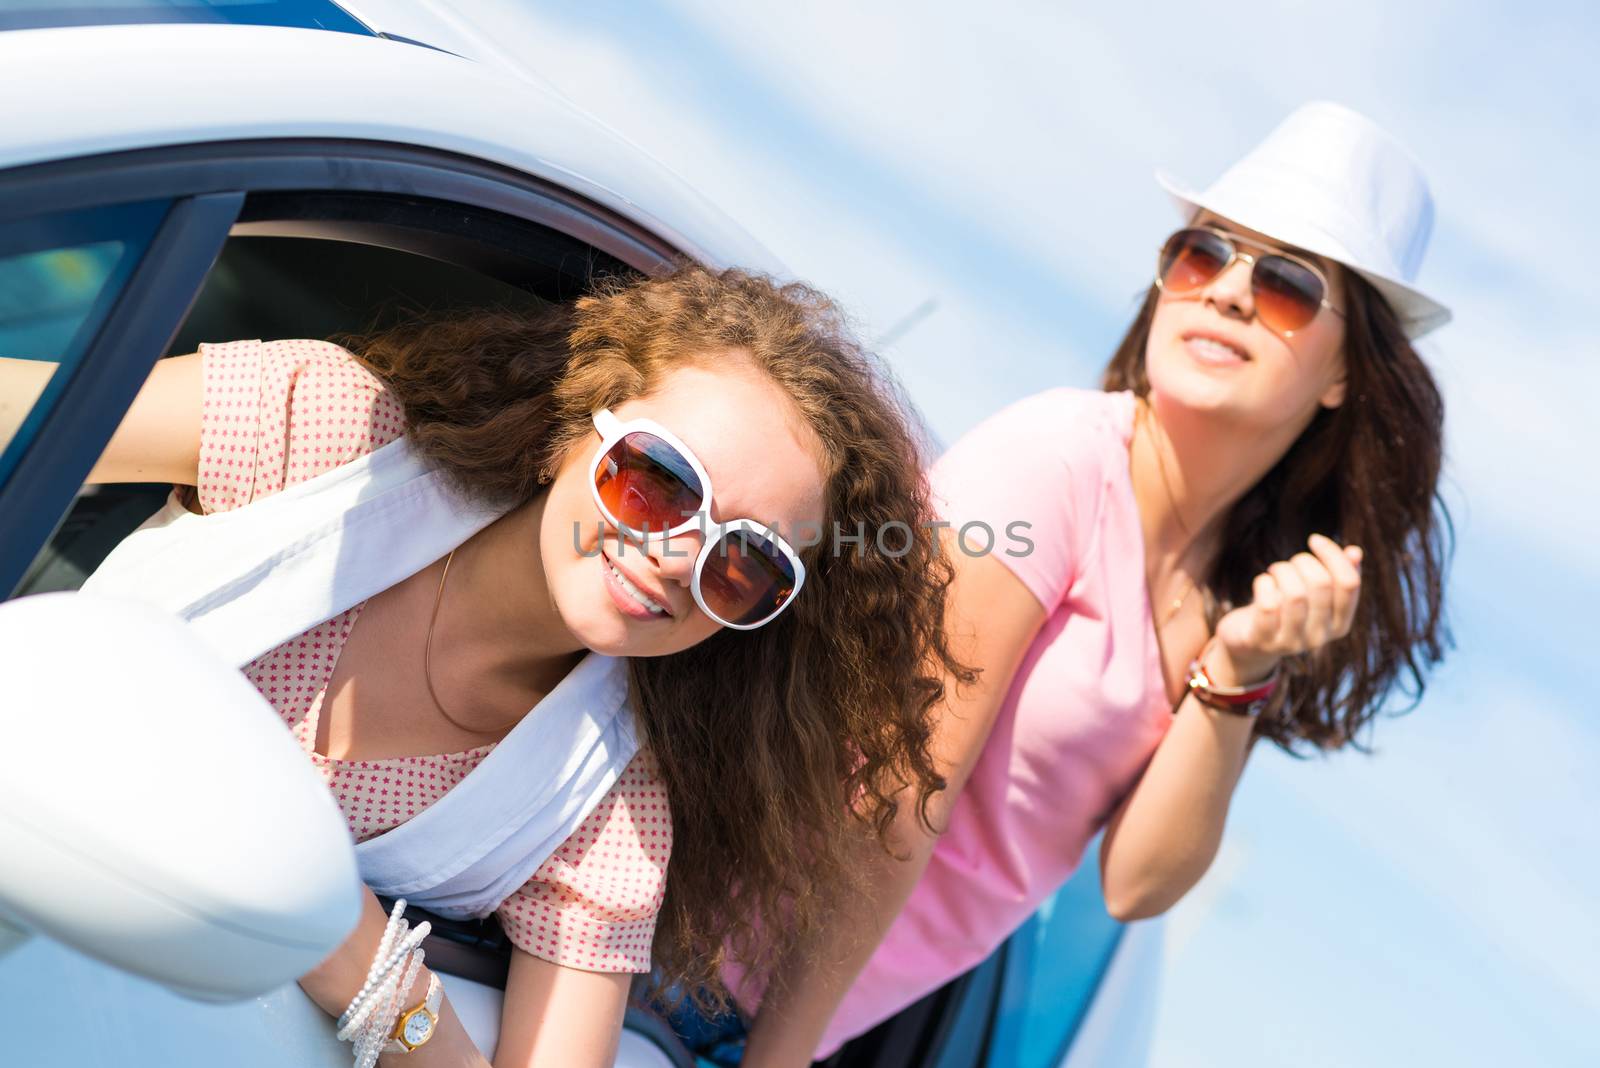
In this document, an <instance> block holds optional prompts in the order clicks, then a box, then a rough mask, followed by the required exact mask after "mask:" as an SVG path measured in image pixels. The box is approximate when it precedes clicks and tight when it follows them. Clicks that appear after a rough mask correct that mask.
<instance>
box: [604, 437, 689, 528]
mask: <svg viewBox="0 0 1600 1068" xmlns="http://www.w3.org/2000/svg"><path fill="white" fill-rule="evenodd" d="M594 485H595V489H596V490H598V491H599V493H600V500H601V501H602V502H604V504H605V506H606V508H607V509H608V510H610V512H611V515H612V518H614V519H615V520H616V521H617V522H619V523H621V524H622V525H623V526H625V527H627V528H629V529H630V530H631V531H633V532H634V533H645V532H652V533H659V532H662V531H665V530H669V529H671V528H672V527H674V526H676V525H678V524H679V523H682V522H683V521H684V520H685V519H687V518H689V517H690V516H692V515H694V514H695V513H696V512H697V511H699V510H700V505H701V503H702V502H703V501H704V499H705V493H704V491H703V489H702V488H701V485H700V478H699V476H697V475H696V474H695V473H694V468H693V467H692V466H691V465H690V463H689V461H688V459H687V458H686V457H685V456H684V455H683V453H681V452H679V451H678V450H677V449H675V448H674V447H673V446H672V445H670V444H668V443H667V442H665V441H663V440H661V439H660V438H658V437H656V436H655V435H654V434H647V433H644V432H643V431H635V432H633V433H631V434H626V435H624V436H623V437H622V439H621V440H620V441H618V442H617V443H616V444H615V445H613V446H611V448H610V450H609V451H607V452H606V454H605V455H604V456H603V457H601V458H600V463H599V465H598V466H597V467H596V468H595V472H594Z"/></svg>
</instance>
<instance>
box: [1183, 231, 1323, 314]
mask: <svg viewBox="0 0 1600 1068" xmlns="http://www.w3.org/2000/svg"><path fill="white" fill-rule="evenodd" d="M1245 243H1246V242H1245V241H1244V240H1243V239H1242V238H1238V237H1234V236H1233V235H1232V234H1229V233H1226V232H1224V231H1222V230H1217V229H1213V228H1211V227H1209V226H1192V227H1188V228H1186V229H1183V230H1179V231H1178V232H1177V233H1175V234H1173V235H1172V236H1171V237H1169V238H1167V241H1166V244H1164V245H1162V246H1161V255H1160V258H1159V259H1158V260H1157V263H1156V285H1157V286H1159V287H1160V288H1161V289H1162V290H1164V291H1165V292H1168V293H1172V294H1174V295H1176V296H1182V295H1185V294H1188V293H1193V292H1194V291H1195V290H1197V289H1200V288H1202V287H1204V286H1207V285H1209V284H1210V283H1212V282H1213V281H1215V280H1216V279H1218V278H1220V277H1221V276H1222V274H1223V273H1224V272H1225V271H1227V269H1228V268H1229V267H1232V266H1233V264H1234V261H1235V260H1243V261H1244V262H1245V263H1247V264H1249V265H1250V294H1251V296H1252V297H1253V298H1254V299H1255V309H1256V315H1257V317H1259V318H1260V320H1261V323H1262V325H1263V326H1265V327H1266V328H1267V329H1268V330H1271V331H1272V332H1273V333H1275V334H1277V335H1279V336H1280V337H1285V338H1287V337H1291V336H1293V335H1294V333H1295V331H1297V330H1304V329H1305V328H1306V327H1307V326H1309V325H1311V321H1312V320H1313V319H1315V318H1316V317H1317V313H1318V312H1320V311H1321V310H1322V309H1323V308H1327V309H1328V310H1329V311H1331V312H1333V314H1335V315H1337V316H1338V317H1339V318H1341V319H1343V318H1344V312H1342V311H1340V310H1339V309H1338V308H1335V307H1334V306H1333V305H1332V304H1330V303H1329V302H1328V277H1327V275H1325V274H1323V273H1322V270H1321V269H1320V268H1319V267H1317V265H1316V264H1314V263H1312V262H1311V261H1310V260H1305V259H1301V258H1300V257H1299V256H1294V255H1291V254H1290V253H1287V252H1276V251H1274V252H1265V253H1261V254H1255V253H1249V252H1244V251H1241V250H1240V248H1239V245H1240V244H1245ZM1253 247H1256V248H1260V246H1253Z"/></svg>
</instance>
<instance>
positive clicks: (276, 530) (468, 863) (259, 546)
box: [83, 438, 638, 917]
mask: <svg viewBox="0 0 1600 1068" xmlns="http://www.w3.org/2000/svg"><path fill="white" fill-rule="evenodd" d="M497 515H498V513H497V512H495V511H493V510H487V509H484V508H480V507H476V506H472V505H469V504H465V503H463V502H462V501H461V500H460V499H459V497H457V496H456V495H455V494H453V493H452V492H451V491H450V489H449V488H448V487H447V486H446V485H445V483H444V479H443V477H442V476H441V475H440V474H439V473H438V472H436V471H433V470H431V469H430V468H429V467H428V466H427V465H426V464H424V463H423V462H422V460H421V459H420V458H419V457H417V456H416V455H415V453H413V452H412V450H411V449H410V446H409V445H408V444H407V442H406V440H405V439H404V438H400V439H399V440H396V441H393V442H390V443H389V444H388V445H385V446H383V447H382V448H380V449H378V450H376V451H374V452H372V453H370V454H369V455H367V456H364V457H362V458H361V459H359V460H355V461H353V462H351V463H348V464H344V465H342V466H340V467H338V468H335V469H334V470H332V471H328V472H325V473H324V474H322V475H319V476H317V477H316V478H312V479H309V480H307V481H305V482H302V483H298V484H296V485H294V486H291V487H289V488H288V489H286V490H284V491H283V492H281V493H277V494H274V495H273V496H270V497H265V498H263V499H261V500H259V501H254V502H252V503H250V504H248V505H245V506H244V507H242V508H238V509H235V510H233V511H230V512H219V513H217V514H215V515H206V516H200V515H194V514H192V513H190V512H189V511H188V510H187V509H185V508H184V507H183V506H182V505H181V504H179V503H178V502H177V500H176V499H175V498H174V499H173V500H171V501H169V502H168V503H167V506H166V507H165V508H163V509H162V510H161V511H160V512H158V513H157V514H156V515H155V516H153V517H152V518H151V519H150V520H149V521H148V522H147V523H145V524H144V526H142V527H140V528H139V529H138V530H136V531H134V533H133V534H131V535H129V537H128V538H126V539H125V540H124V541H123V542H122V543H121V544H120V545H118V546H117V548H116V549H115V550H114V551H113V552H112V553H111V555H110V556H108V557H107V558H106V560H105V562H104V563H103V564H101V565H100V567H99V569H98V570H96V571H95V573H94V574H93V575H92V576H90V578H89V580H88V582H86V583H85V584H84V587H83V588H84V589H85V590H89V591H93V592H95V593H97V594H101V595H103V596H116V597H127V598H130V599H133V600H137V601H141V602H144V603H146V604H151V605H154V606H156V607H158V608H163V609H166V610H167V611H169V612H172V613H174V614H175V615H177V616H179V617H180V618H182V619H185V620H187V621H188V622H189V624H190V625H191V626H192V627H193V628H194V629H195V631H196V632H197V633H198V634H199V635H200V636H201V638H202V639H203V640H205V641H206V642H207V643H208V644H209V645H211V646H212V647H213V648H214V649H216V650H217V651H218V652H219V653H221V654H222V655H223V656H224V657H225V658H226V659H227V660H228V661H229V662H230V663H232V664H235V665H237V666H239V667H243V666H245V665H246V664H248V663H250V661H252V660H254V659H255V658H257V657H258V656H260V655H261V654H263V653H265V652H267V651H269V650H271V649H273V648H275V647H276V646H278V645H280V644H282V643H283V642H285V641H288V640H289V639H290V638H293V637H294V636H296V635H298V634H300V633H302V632H304V631H305V630H307V629H309V628H311V627H313V626H315V625H317V624H318V623H321V622H323V621H325V620H328V619H331V618H332V617H334V616H336V615H338V614H339V613H341V612H343V611H345V610H346V609H348V608H351V607H353V606H354V605H356V604H359V603H360V602H362V601H364V600H366V599H367V598H368V597H371V596H373V595H374V594H377V593H379V592H381V591H383V590H385V589H388V588H389V587H390V586H392V585H394V584H395V583H396V582H399V581H400V580H402V579H404V578H407V577H409V576H411V575H414V574H416V573H417V572H418V571H420V570H422V569H423V568H424V567H426V566H427V565H429V564H430V563H432V562H434V561H435V560H438V559H439V558H440V557H442V556H444V555H445V554H446V553H448V552H449V551H450V550H451V549H453V548H455V547H456V546H457V545H460V544H461V543H462V542H464V541H465V540H466V539H467V538H469V537H471V536H472V535H473V534H474V533H476V532H477V531H478V530H481V529H482V528H483V527H485V526H487V525H488V524H489V523H490V522H491V521H493V520H494V519H495V518H496V517H497ZM627 691H628V687H627V672H626V671H625V666H624V661H623V660H621V659H619V658H616V657H609V656H603V655H601V654H599V653H593V652H591V653H589V655H588V656H586V657H585V658H584V659H583V660H582V661H581V662H579V664H578V666H577V667H575V668H574V669H573V670H572V671H571V672H570V673H568V675H567V677H566V678H564V679H562V681H561V683H560V684H559V685H557V686H556V687H555V689H553V690H551V691H550V693H548V694H547V695H545V697H544V698H543V699H542V700H541V701H540V702H539V703H538V705H536V706H535V707H534V709H533V711H532V712H530V713H529V714H528V715H526V716H524V717H523V719H522V721H521V722H519V723H518V724H517V726H516V727H514V728H513V729H512V730H511V733H510V734H508V735H507V736H506V737H505V739H504V740H502V741H501V742H500V743H499V744H498V745H497V746H495V748H494V749H493V750H492V751H491V752H490V753H489V755H488V756H487V757H485V758H484V760H483V762H482V763H481V764H479V765H478V766H477V767H476V768H474V769H473V770H472V771H471V772H470V773H469V774H468V775H467V776H466V778H464V779H463V780H462V781H461V782H460V783H458V784H457V785H456V786H455V787H454V788H453V789H451V790H450V791H449V792H448V793H446V794H445V795H444V796H443V797H441V798H440V799H439V800H438V801H436V802H435V803H434V804H433V805H431V806H429V807H428V808H426V809H424V810H423V811H422V812H420V813H418V814H417V815H416V816H414V817H412V818H411V819H410V820H408V821H406V822H405V823H402V824H401V825H400V826H398V827H395V828H393V829H392V830H389V831H387V832H385V833H383V834H380V835H377V836H376V837H373V838H370V839H368V840H367V841H365V842H361V843H359V844H357V846H356V856H357V859H358V861H359V863H360V868H361V876H362V878H363V879H364V880H365V881H366V883H367V885H368V886H370V887H372V889H373V890H375V891H377V892H378V893H380V894H386V895H389V896H395V897H399V896H404V897H406V898H408V899H409V900H411V901H414V902H416V903H417V904H419V905H422V906H424V907H426V908H429V909H432V910H434V911H435V912H438V913H440V914H442V915H446V916H452V917H470V916H483V915H487V914H488V913H490V912H492V911H493V910H494V909H495V907H496V906H498V905H499V904H500V902H502V901H504V900H505V899H506V898H507V897H508V896H510V895H511V893H512V892H513V891H515V890H516V889H517V887H519V886H521V885H522V884H523V883H524V882H526V881H527V880H528V879H529V878H530V877H531V876H532V875H533V873H534V872H535V871H537V870H538V868H539V866H540V865H541V864H543V863H544V861H545V859H546V858H547V857H549V856H550V854H551V853H553V852H554V851H555V850H556V848H557V847H558V846H559V845H560V844H561V843H562V842H563V841H565V840H566V838H567V837H568V836H569V835H570V834H572V833H573V831H575V830H576V829H577V828H578V825H579V824H581V823H582V822H583V820H584V818H585V817H586V816H587V815H588V814H589V812H590V811H591V810H593V808H594V807H595V805H597V804H598V803H599V802H600V800H601V798H603V797H604V796H605V794H606V792H607V791H609V790H610V789H611V787H612V786H613V785H615V783H616V782H617V780H618V779H619V778H620V777H621V775H622V772H623V770H624V769H625V768H626V767H627V766H628V762H629V761H630V760H632V759H633V756H634V753H635V752H636V751H637V749H638V742H637V740H636V738H635V735H634V730H633V717H632V712H631V709H630V707H629V704H628V692H627Z"/></svg>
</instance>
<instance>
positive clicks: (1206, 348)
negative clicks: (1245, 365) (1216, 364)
mask: <svg viewBox="0 0 1600 1068" xmlns="http://www.w3.org/2000/svg"><path fill="white" fill-rule="evenodd" d="M1189 344H1190V345H1192V346H1193V347H1195V348H1197V349H1200V350H1201V351H1203V352H1206V353H1209V354H1210V355H1212V356H1215V357H1217V358H1218V359H1224V360H1243V359H1248V357H1246V356H1245V354H1244V353H1242V352H1240V351H1239V350H1238V349H1236V348H1234V347H1233V346H1232V345H1227V344H1224V343H1223V342H1221V341H1217V340H1216V339H1214V338H1209V337H1192V338H1190V339H1189Z"/></svg>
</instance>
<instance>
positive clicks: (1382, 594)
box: [1101, 269, 1455, 754]
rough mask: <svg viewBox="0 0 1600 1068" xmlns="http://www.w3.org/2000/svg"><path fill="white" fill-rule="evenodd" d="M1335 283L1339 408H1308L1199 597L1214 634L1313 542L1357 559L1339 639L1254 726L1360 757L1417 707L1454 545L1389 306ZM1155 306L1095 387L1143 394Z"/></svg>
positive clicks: (1433, 410) (1421, 383)
mask: <svg viewBox="0 0 1600 1068" xmlns="http://www.w3.org/2000/svg"><path fill="white" fill-rule="evenodd" d="M1341 273H1342V276H1343V279H1344V286H1345V293H1346V294H1347V298H1346V303H1347V304H1348V305H1349V308H1348V311H1347V315H1348V320H1347V322H1346V324H1345V343H1344V355H1345V373H1346V376H1347V377H1346V389H1345V400H1344V403H1343V404H1341V405H1340V406H1339V407H1337V408H1321V409H1318V411H1317V414H1316V415H1315V416H1314V417H1313V418H1312V420H1311V423H1310V425H1309V426H1307V427H1306V429H1305V430H1304V431H1302V432H1301V434H1300V436H1299V437H1298V438H1297V439H1295V442H1294V444H1293V445H1291V446H1290V447H1289V450H1288V452H1286V453H1285V454H1284V455H1283V457H1282V458H1281V459H1279V461H1278V463H1277V464H1276V465H1275V466H1274V467H1273V468H1272V470H1270V471H1268V472H1267V473H1266V475H1264V476H1263V477H1262V478H1261V480H1260V481H1259V482H1257V483H1256V484H1255V485H1254V486H1253V487H1251V488H1250V490H1249V491H1248V492H1247V493H1245V495H1244V496H1243V497H1242V498H1240V499H1239V500H1238V501H1237V502H1236V503H1235V504H1234V505H1233V508H1232V509H1231V510H1230V512H1229V513H1228V516H1227V518H1226V520H1225V522H1224V527H1223V534H1222V550H1221V553H1220V555H1219V557H1218V559H1217V562H1216V564H1215V566H1214V568H1213V570H1212V572H1211V574H1210V575H1209V576H1207V578H1206V580H1205V581H1204V582H1201V583H1200V584H1199V587H1200V589H1201V590H1202V592H1203V593H1204V594H1205V600H1206V613H1207V619H1208V622H1209V623H1210V625H1211V627H1212V629H1213V630H1214V629H1215V628H1216V624H1217V621H1218V620H1219V619H1220V618H1221V617H1222V616H1223V615H1225V614H1226V613H1227V612H1228V611H1230V610H1231V609H1232V608H1233V607H1234V606H1235V605H1240V604H1248V603H1249V602H1250V600H1251V598H1252V592H1251V582H1252V580H1253V579H1254V577H1255V575H1256V574H1257V573H1258V572H1260V571H1261V570H1263V569H1264V568H1266V567H1267V566H1268V565H1270V564H1271V563H1273V562H1274V561H1277V560H1287V559H1288V558H1289V557H1291V556H1293V555H1294V554H1295V553H1297V552H1301V551H1303V550H1304V548H1305V544H1306V539H1307V538H1308V537H1309V536H1310V535H1311V534H1312V533H1314V532H1320V533H1322V534H1325V535H1327V536H1328V537H1331V538H1333V539H1334V540H1336V541H1338V542H1340V543H1342V544H1347V545H1359V546H1361V548H1362V551H1363V554H1364V555H1363V558H1362V562H1361V597H1360V599H1359V601H1358V602H1357V606H1356V616H1355V621H1354V622H1353V623H1352V625H1351V628H1350V633H1349V635H1348V636H1346V637H1345V638H1343V639H1342V640H1340V641H1337V642H1331V643H1329V644H1328V645H1325V646H1323V647H1322V648H1320V649H1318V650H1316V651H1315V652H1314V653H1312V654H1310V655H1302V656H1295V657H1289V658H1287V659H1286V660H1285V662H1284V665H1283V670H1284V673H1285V681H1286V683H1287V685H1284V686H1280V687H1278V691H1277V695H1276V698H1275V700H1274V703H1273V704H1272V705H1271V706H1270V707H1268V708H1267V709H1266V710H1265V711H1264V712H1263V713H1262V716H1261V719H1260V721H1259V722H1258V724H1257V726H1256V733H1257V734H1258V735H1259V736H1261V737H1265V738H1268V739H1270V740H1271V741H1272V742H1273V743H1275V744H1276V745H1278V747H1279V748H1281V749H1283V750H1285V751H1286V752H1289V753H1293V754H1298V752H1299V751H1300V750H1301V748H1303V745H1309V746H1310V747H1311V748H1312V749H1336V748H1339V747H1340V746H1343V745H1346V744H1348V745H1350V746H1351V747H1352V748H1355V749H1364V748H1365V746H1364V745H1363V743H1362V741H1361V740H1360V738H1359V737H1358V734H1359V732H1360V731H1361V730H1362V728H1364V727H1365V726H1366V725H1367V724H1369V723H1370V722H1371V721H1372V719H1373V718H1374V717H1375V716H1377V715H1378V713H1379V712H1380V711H1381V710H1383V709H1384V706H1385V703H1386V702H1387V701H1388V699H1389V698H1390V696H1391V695H1392V694H1393V693H1395V692H1396V691H1398V692H1399V693H1400V694H1401V695H1402V696H1404V697H1405V698H1407V700H1406V701H1405V702H1404V703H1401V704H1397V705H1395V706H1393V707H1392V708H1391V709H1390V710H1391V711H1393V712H1403V711H1409V710H1410V709H1411V708H1414V707H1415V706H1416V704H1417V702H1418V701H1420V700H1421V698H1422V692H1423V689H1424V688H1425V687H1426V685H1427V673H1428V670H1429V669H1430V668H1431V667H1432V666H1433V665H1435V664H1437V663H1438V662H1439V661H1440V660H1441V659H1442V658H1443V656H1444V652H1445V650H1446V649H1447V648H1448V647H1450V645H1451V639H1450V632H1449V628H1448V626H1447V625H1446V623H1445V618H1444V581H1445V572H1446V570H1447V568H1448V565H1449V560H1450V556H1451V554H1452V552H1453V548H1454V540H1455V538H1454V527H1453V525H1452V524H1451V521H1450V512H1449V509H1448V508H1447V507H1446V505H1445V503H1444V500H1443V498H1441V497H1440V496H1439V492H1438V486H1439V474H1440V469H1441V467H1442V465H1443V461H1444V400H1443V398H1442V397H1441V396H1440V393H1439V387H1438V385H1437V384H1436V383H1435V382H1434V379H1433V375H1432V373H1431V372H1430V371H1429V370H1428V367H1427V364H1425V363H1423V361H1422V357H1421V356H1419V355H1418V354H1417V351H1416V349H1415V348H1413V347H1412V345H1411V342H1410V341H1409V340H1408V339H1407V337H1406V335H1405V332H1404V331H1403V330H1402V329H1401V327H1400V322H1399V320H1398V319H1397V318H1396V317H1395V314H1394V310H1393V309H1392V308H1391V307H1390V306H1389V303H1388V301H1386V300H1384V298H1383V295H1382V294H1380V293H1379V292H1378V291H1377V290H1376V289H1375V288H1373V286H1372V285H1371V284H1370V283H1368V282H1367V281H1366V280H1365V279H1363V278H1362V277H1361V276H1360V275H1358V274H1356V273H1355V272H1353V271H1346V270H1343V269H1341ZM1159 299H1160V290H1159V289H1158V288H1157V287H1156V286H1151V287H1150V290H1149V292H1148V293H1147V294H1146V295H1145V299H1144V303H1143V305H1142V306H1141V307H1140V309H1139V313H1138V315H1137V316H1135V318H1134V321H1133V324H1132V325H1131V326H1130V327H1129V328H1128V332H1127V333H1126V334H1125V335H1124V336H1123V338H1122V341H1121V343H1120V344H1119V345H1118V346H1117V350H1116V353H1115V355H1113V356H1112V358H1111V362H1110V363H1109V364H1108V365H1107V367H1106V369H1105V374H1104V376H1103V379H1102V382H1101V385H1102V386H1103V388H1105V389H1108V390H1121V389H1128V390H1132V391H1133V392H1134V393H1136V394H1138V395H1139V396H1141V397H1143V396H1146V395H1148V394H1149V392H1150V381H1149V379H1148V378H1147V377H1146V375H1145V362H1144V360H1145V347H1146V345H1147V343H1148V341H1149V337H1150V322H1151V319H1152V318H1154V316H1155V310H1156V303H1157V301H1158V300H1159Z"/></svg>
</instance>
